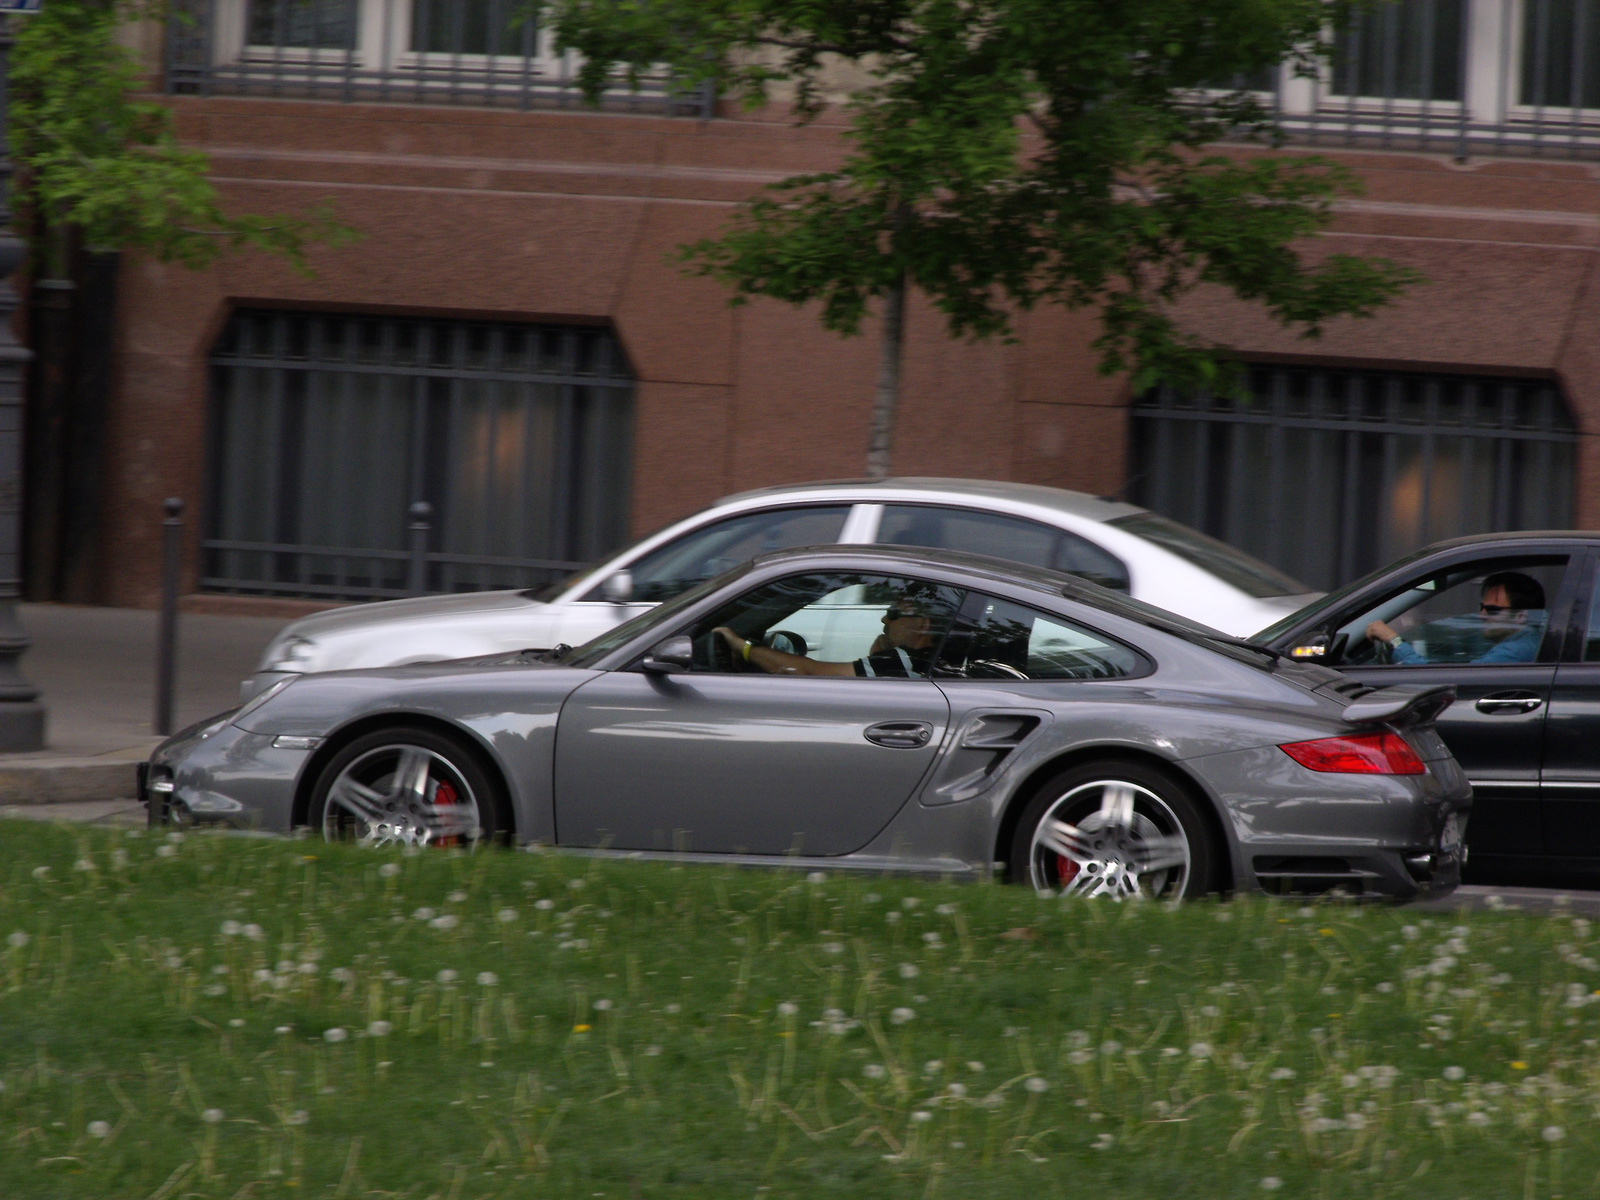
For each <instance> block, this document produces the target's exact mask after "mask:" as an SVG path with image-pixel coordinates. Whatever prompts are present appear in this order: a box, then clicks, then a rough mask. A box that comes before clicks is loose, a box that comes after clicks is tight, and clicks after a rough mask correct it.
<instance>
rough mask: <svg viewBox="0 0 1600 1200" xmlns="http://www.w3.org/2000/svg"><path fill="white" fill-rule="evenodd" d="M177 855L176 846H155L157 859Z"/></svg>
mask: <svg viewBox="0 0 1600 1200" xmlns="http://www.w3.org/2000/svg"><path fill="white" fill-rule="evenodd" d="M177 853H178V848H177V847H176V846H157V847H156V857H157V858H171V857H173V856H174V855H175V854H177Z"/></svg>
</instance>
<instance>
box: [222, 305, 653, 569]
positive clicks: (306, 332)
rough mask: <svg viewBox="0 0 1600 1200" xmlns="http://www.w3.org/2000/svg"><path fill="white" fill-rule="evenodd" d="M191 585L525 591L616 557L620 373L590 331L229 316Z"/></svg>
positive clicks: (628, 399) (624, 396) (624, 417)
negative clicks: (202, 530)
mask: <svg viewBox="0 0 1600 1200" xmlns="http://www.w3.org/2000/svg"><path fill="white" fill-rule="evenodd" d="M211 370H212V385H211V389H212V390H211V428H210V449H209V473H210V485H209V499H210V504H209V510H208V513H207V530H206V539H205V541H204V543H203V549H204V566H203V578H202V586H204V587H205V588H207V589H210V590H221V591H230V592H251V593H262V594H273V595H286V596H309V597H321V598H329V599H372V598H381V597H386V596H399V595H404V594H406V593H407V590H408V588H407V581H408V572H409V568H410V565H411V557H410V541H409V526H410V523H411V519H410V517H409V515H408V513H409V510H410V507H411V505H412V504H413V503H415V502H416V501H418V500H423V501H426V502H427V503H428V504H429V505H430V506H431V507H432V517H431V525H432V529H431V531H430V533H429V536H428V542H427V547H426V550H427V553H426V568H427V571H426V586H427V588H428V590H430V591H442V592H460V591H476V590H480V589H485V588H508V587H535V586H539V585H541V584H544V583H548V582H551V581H553V580H555V579H559V578H561V577H562V576H564V575H566V574H568V573H570V572H572V571H573V570H576V569H577V568H578V567H580V566H582V565H583V564H585V563H587V562H591V561H593V560H594V559H596V558H598V557H600V556H602V555H603V554H605V553H606V552H607V551H609V550H612V549H614V548H615V547H616V546H618V545H619V544H621V542H622V541H623V540H624V538H625V537H626V534H627V527H628V503H629V482H630V479H631V476H632V440H633V379H632V374H631V371H630V370H629V367H628V364H627V362H626V360H625V358H624V356H623V353H622V348H621V346H620V345H619V344H618V342H617V340H616V338H615V336H613V335H612V334H611V333H610V331H608V330H605V329H601V328H588V327H573V326H547V325H517V324H502V323H497V322H488V321H448V320H434V321H430V320H413V319H398V318H387V317H384V318H380V317H368V316H361V315H331V314H320V313H319V314H304V313H291V312H275V311H263V310H241V311H239V312H237V313H235V314H234V316H233V318H232V320H231V321H230V322H229V323H228V327H227V329H226V331H225V332H224V334H223V336H222V338H221V340H220V341H219V342H218V343H217V346H216V348H215V349H214V351H213V353H212V357H211Z"/></svg>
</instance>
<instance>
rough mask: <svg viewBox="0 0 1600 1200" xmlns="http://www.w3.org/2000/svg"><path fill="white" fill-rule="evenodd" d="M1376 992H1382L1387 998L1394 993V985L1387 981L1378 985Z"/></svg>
mask: <svg viewBox="0 0 1600 1200" xmlns="http://www.w3.org/2000/svg"><path fill="white" fill-rule="evenodd" d="M1374 990H1376V991H1379V992H1382V993H1383V994H1384V995H1385V996H1387V995H1388V994H1389V993H1390V992H1392V991H1394V984H1392V983H1390V982H1389V981H1388V980H1387V979H1385V980H1384V981H1383V982H1382V983H1380V984H1378V986H1377V988H1376V989H1374Z"/></svg>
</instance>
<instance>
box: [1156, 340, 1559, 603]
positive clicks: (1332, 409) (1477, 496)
mask: <svg viewBox="0 0 1600 1200" xmlns="http://www.w3.org/2000/svg"><path fill="white" fill-rule="evenodd" d="M1132 436H1133V453H1132V456H1131V462H1132V463H1133V465H1132V466H1131V468H1130V470H1129V474H1130V476H1132V487H1131V488H1130V493H1131V496H1132V498H1133V499H1135V500H1136V501H1137V502H1138V503H1141V504H1144V505H1145V506H1147V507H1149V508H1152V509H1154V510H1155V511H1157V512H1160V513H1164V514H1166V515H1167V516H1170V517H1172V518H1174V519H1175V520H1179V521H1182V522H1184V523H1185V524H1188V525H1192V526H1194V527H1195V528H1196V529H1200V530H1203V531H1205V532H1206V533H1209V534H1212V535H1213V536H1215V537H1220V538H1222V539H1223V540H1224V541H1227V542H1231V543H1232V544H1234V545H1235V546H1238V547H1239V548H1240V549H1243V550H1247V551H1249V552H1250V553H1252V554H1254V555H1256V556H1257V557H1259V558H1262V559H1265V560H1266V561H1267V562H1269V563H1272V564H1273V565H1274V566H1276V567H1279V568H1281V569H1282V570H1284V571H1286V572H1287V573H1288V574H1290V575H1292V576H1294V577H1295V578H1297V579H1303V580H1305V581H1306V582H1307V583H1309V584H1311V585H1312V586H1313V587H1319V588H1329V587H1333V586H1335V585H1337V584H1340V583H1343V582H1346V581H1348V580H1350V579H1353V578H1355V577H1356V576H1358V575H1361V574H1363V573H1365V572H1366V571H1369V570H1371V569H1373V568H1374V567H1378V566H1381V565H1382V564H1383V563H1385V562H1387V561H1389V560H1390V559H1392V558H1395V557H1397V556H1398V555H1400V554H1403V553H1405V552H1406V551H1408V550H1413V549H1415V548H1417V547H1419V546H1423V545H1426V544H1427V543H1429V542H1433V541H1438V540H1440V539H1442V538H1449V537H1457V536H1460V535H1463V534H1470V533H1486V532H1490V531H1495V530H1503V529H1547V528H1564V527H1567V526H1570V525H1571V523H1572V503H1573V461H1574V450H1575V443H1576V441H1577V434H1576V432H1575V430H1574V427H1573V423H1572V418H1571V416H1570V414H1569V413H1568V411H1567V406H1566V403H1565V402H1564V401H1563V399H1562V397H1561V393H1560V391H1559V389H1558V388H1557V386H1556V385H1555V384H1554V383H1553V382H1551V381H1548V380H1530V379H1507V378H1496V377H1491V376H1477V375H1425V374H1411V373H1394V372H1386V371H1358V370H1337V369H1330V368H1304V367H1278V366H1255V367H1251V368H1249V370H1248V373H1247V376H1246V388H1245V393H1244V395H1243V396H1242V397H1240V398H1234V397H1226V396H1187V395H1183V394H1180V393H1178V392H1176V391H1174V390H1173V389H1171V388H1156V389H1153V390H1152V391H1149V392H1147V393H1145V394H1144V395H1143V396H1140V397H1139V398H1138V400H1137V401H1136V402H1135V404H1134V410H1133V420H1132Z"/></svg>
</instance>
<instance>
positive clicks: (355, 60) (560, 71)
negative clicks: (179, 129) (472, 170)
mask: <svg viewBox="0 0 1600 1200" xmlns="http://www.w3.org/2000/svg"><path fill="white" fill-rule="evenodd" d="M168 11H169V16H168V24H167V40H166V90H167V91H168V92H169V93H172V94H174V95H206V96H209V95H230V96H282V97H290V98H297V99H310V100H335V101H345V102H354V101H360V102H366V103H370V102H374V101H377V102H390V103H399V104H468V105H476V106H490V107H500V108H520V109H531V108H550V107H558V108H559V107H576V106H579V105H581V104H582V103H583V97H582V94H581V92H580V91H579V89H578V87H577V79H576V77H577V61H576V59H575V57H574V56H573V55H571V54H563V55H558V54H556V53H555V52H554V48H553V45H552V44H551V39H550V37H549V36H548V35H545V34H543V33H542V31H540V30H539V29H537V28H536V27H535V25H534V22H533V20H532V19H531V17H529V16H528V12H527V8H526V6H525V5H524V4H522V3H521V0H171V3H170V4H169V6H168ZM601 107H602V108H604V109H608V110H612V111H625V112H643V113H661V114H666V115H669V116H692V117H701V118H704V117H709V116H711V115H712V112H713V109H714V107H715V96H714V94H713V92H712V90H711V89H710V88H709V87H689V86H686V85H684V84H682V83H681V82H680V81H678V80H676V79H674V78H673V77H672V76H671V75H670V74H668V73H667V72H665V71H653V72H652V71H647V72H645V73H644V74H643V75H642V77H641V78H640V80H639V82H638V86H637V87H635V86H633V85H632V84H631V83H629V82H627V81H625V80H623V79H621V78H619V79H618V80H617V82H616V84H615V85H614V86H612V87H611V88H609V89H608V90H607V91H606V93H605V95H604V97H603V99H602V103H601Z"/></svg>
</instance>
